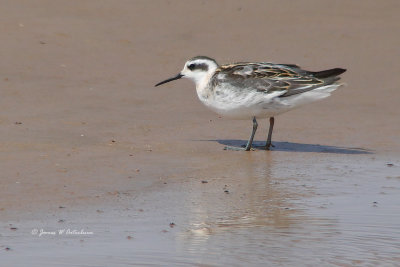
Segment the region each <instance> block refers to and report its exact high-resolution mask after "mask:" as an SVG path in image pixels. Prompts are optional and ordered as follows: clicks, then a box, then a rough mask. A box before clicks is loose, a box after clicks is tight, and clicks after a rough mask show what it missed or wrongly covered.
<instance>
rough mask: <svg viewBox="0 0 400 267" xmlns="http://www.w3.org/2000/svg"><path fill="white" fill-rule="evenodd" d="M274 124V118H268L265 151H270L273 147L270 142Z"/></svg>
mask: <svg viewBox="0 0 400 267" xmlns="http://www.w3.org/2000/svg"><path fill="white" fill-rule="evenodd" d="M274 122H275V119H274V117H270V118H269V130H268V139H267V144H266V145H265V149H266V150H270V148H271V146H272V147H274V145H272V142H271V138H272V130H273V129H274Z"/></svg>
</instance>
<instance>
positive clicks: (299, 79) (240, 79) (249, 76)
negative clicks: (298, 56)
mask: <svg viewBox="0 0 400 267" xmlns="http://www.w3.org/2000/svg"><path fill="white" fill-rule="evenodd" d="M334 81H336V79H334V80H332V79H329V81H328V79H326V81H325V80H324V79H318V78H316V77H314V76H313V75H311V72H309V71H306V70H302V69H301V68H300V67H299V66H297V65H293V64H273V63H268V62H262V63H248V62H243V63H242V62H240V63H235V64H229V65H223V66H220V67H219V68H218V69H217V71H216V73H215V74H214V76H213V78H212V83H213V85H217V84H222V83H229V84H230V85H231V86H232V87H236V88H243V90H257V91H258V92H264V93H266V94H269V93H273V92H276V91H281V92H282V93H283V94H282V97H284V96H289V95H294V94H298V93H303V92H306V91H309V90H313V89H315V88H317V87H319V86H322V85H324V84H328V83H332V82H334Z"/></svg>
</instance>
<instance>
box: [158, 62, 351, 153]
mask: <svg viewBox="0 0 400 267" xmlns="http://www.w3.org/2000/svg"><path fill="white" fill-rule="evenodd" d="M345 71H346V70H345V69H341V68H334V69H329V70H324V71H316V72H313V71H307V70H303V69H301V68H300V67H299V66H297V65H293V64H274V63H269V62H259V63H254V62H239V63H234V64H227V65H222V66H220V65H218V63H217V62H216V61H215V60H214V59H212V58H209V57H205V56H197V57H194V58H192V59H190V60H188V61H187V62H186V63H185V66H184V67H183V70H182V71H181V72H180V73H179V74H178V75H176V76H175V77H172V78H169V79H167V80H165V81H162V82H160V83H158V84H156V85H155V86H159V85H162V84H164V83H167V82H171V81H174V80H178V79H180V78H189V79H191V80H193V81H194V83H195V84H196V91H197V95H198V97H199V99H200V101H201V102H202V103H203V104H204V105H206V106H207V107H208V108H210V109H211V110H213V111H215V112H216V113H218V114H220V115H222V116H225V117H228V118H233V119H252V120H253V130H252V133H251V136H250V138H249V141H248V142H247V145H246V147H244V148H243V150H246V151H249V150H250V149H251V147H252V143H253V138H254V135H255V133H256V130H257V126H258V124H257V119H263V118H269V123H270V126H269V131H268V138H267V143H266V145H265V149H267V150H269V149H270V148H271V146H273V145H272V143H271V137H272V130H273V127H274V117H275V116H276V115H279V114H281V113H284V112H286V111H289V110H291V109H294V108H297V107H299V106H302V105H304V104H308V103H311V102H314V101H316V100H320V99H323V98H325V97H328V96H330V95H331V92H333V91H334V90H336V89H337V88H338V87H339V86H341V85H342V84H340V83H337V81H338V80H339V79H340V77H338V76H339V75H340V74H342V73H343V72H345ZM228 149H234V150H242V149H241V148H236V147H234V148H228Z"/></svg>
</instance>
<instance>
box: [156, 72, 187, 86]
mask: <svg viewBox="0 0 400 267" xmlns="http://www.w3.org/2000/svg"><path fill="white" fill-rule="evenodd" d="M182 77H183V75H182V74H180V73H179V74H178V75H176V76H175V77H173V78H169V79H166V80H165V81H162V82H159V83H157V84H156V85H155V86H159V85H161V84H164V83H168V82H171V81H174V80H178V79H180V78H182Z"/></svg>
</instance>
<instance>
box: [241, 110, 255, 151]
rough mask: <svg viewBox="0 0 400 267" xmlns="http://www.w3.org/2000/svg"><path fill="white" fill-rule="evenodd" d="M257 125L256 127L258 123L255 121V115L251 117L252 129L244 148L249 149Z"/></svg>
mask: <svg viewBox="0 0 400 267" xmlns="http://www.w3.org/2000/svg"><path fill="white" fill-rule="evenodd" d="M257 127H258V123H257V120H256V117H253V131H252V132H251V136H250V139H249V141H247V145H246V147H245V149H244V150H246V151H249V150H250V149H251V145H252V144H253V139H254V135H255V134H256V131H257Z"/></svg>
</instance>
